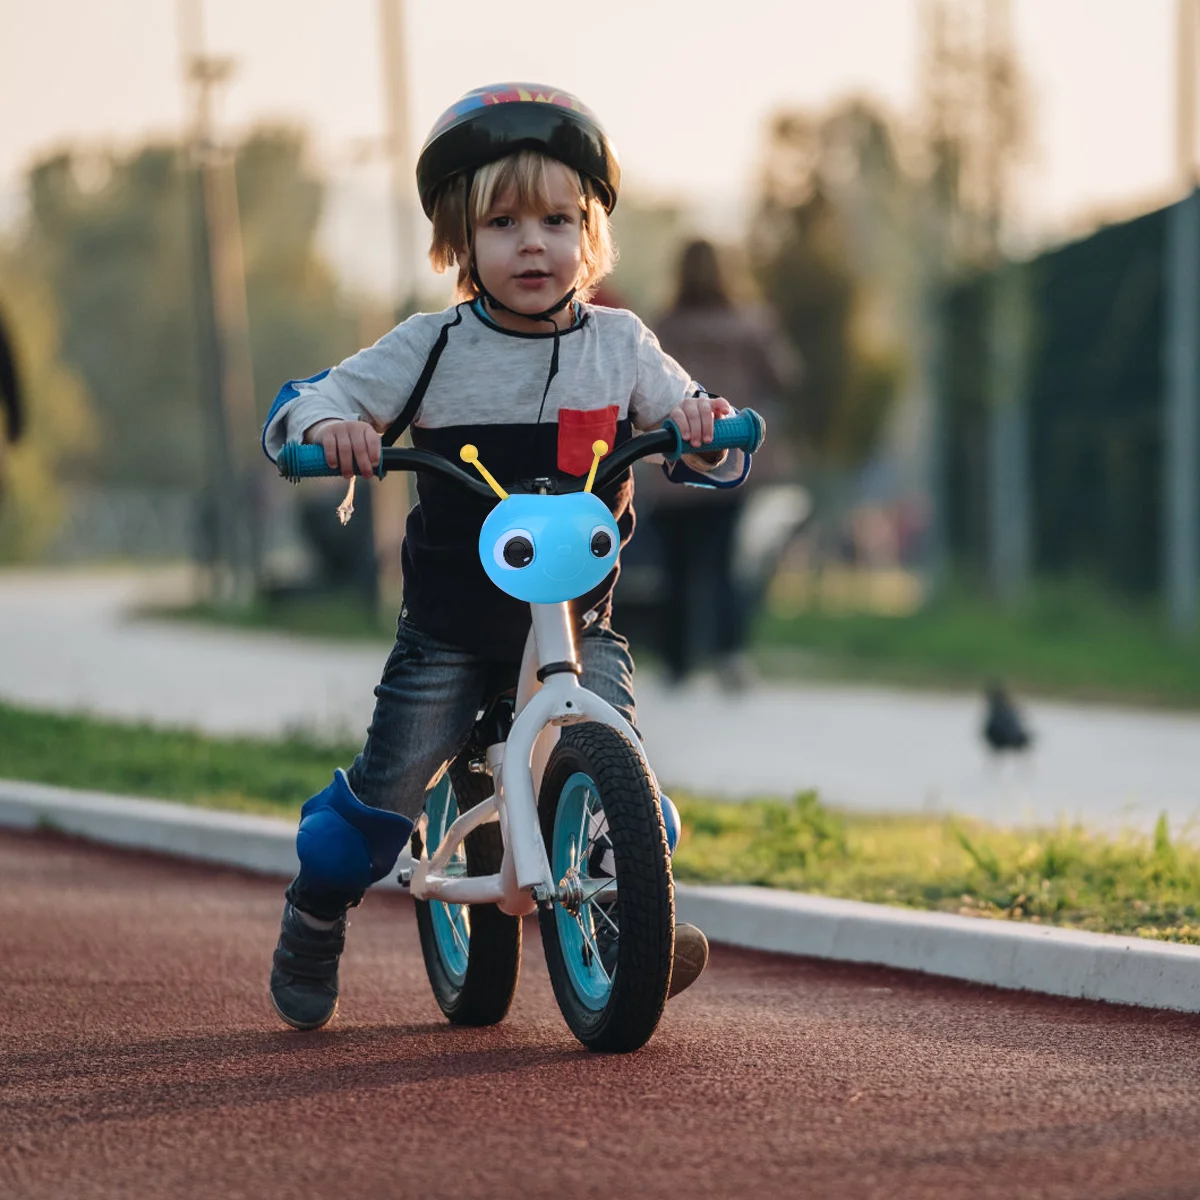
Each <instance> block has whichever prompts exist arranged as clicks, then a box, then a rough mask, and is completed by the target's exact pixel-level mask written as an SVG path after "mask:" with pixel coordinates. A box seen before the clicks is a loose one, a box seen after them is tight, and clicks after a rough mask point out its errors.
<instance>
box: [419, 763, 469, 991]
mask: <svg viewBox="0 0 1200 1200" xmlns="http://www.w3.org/2000/svg"><path fill="white" fill-rule="evenodd" d="M425 815H426V818H427V823H426V826H425V846H426V851H425V852H426V854H428V855H429V856H430V857H432V856H433V852H434V851H435V850H436V849H437V848H438V846H440V845H441V843H442V839H443V838H444V837H445V836H446V830H447V829H449V828H450V826H451V825H453V824H454V821H455V819H456V818H457V817H458V801H457V800H456V799H455V796H454V789H453V788H452V787H451V786H450V779H449V777H448V776H446V777H443V779H442V780H441V782H440V783H439V784H438V785H437V786H436V787H435V788H434V789H433V791H431V792H430V793H429V795H428V796H427V797H426V798H425ZM445 874H446V876H447V877H449V878H456V877H458V878H461V877H465V876H466V874H467V857H466V854H465V853H464V852H463V848H462V846H461V845H460V846H459V847H458V849H457V850H455V852H454V855H453V857H452V858H451V859H450V861H449V862H448V863H447V864H446V870H445ZM429 915H430V917H431V918H432V922H433V936H434V940H435V941H436V942H437V949H438V957H439V958H440V959H441V960H442V966H443V968H444V969H445V971H446V974H447V975H448V976H449V977H450V982H451V983H453V984H454V986H455V987H461V986H462V984H463V981H464V980H465V979H466V977H467V956H468V954H469V952H470V946H471V912H470V909H469V908H468V907H467V906H466V905H465V904H447V903H445V902H444V901H442V900H430V901H429Z"/></svg>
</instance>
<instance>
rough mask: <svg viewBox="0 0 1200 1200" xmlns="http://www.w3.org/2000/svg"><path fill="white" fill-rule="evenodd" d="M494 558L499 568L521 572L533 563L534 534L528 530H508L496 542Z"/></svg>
mask: <svg viewBox="0 0 1200 1200" xmlns="http://www.w3.org/2000/svg"><path fill="white" fill-rule="evenodd" d="M492 557H493V558H494V559H495V560H496V565H497V566H498V567H503V568H504V569H505V570H506V571H519V570H520V569H521V568H522V567H527V566H529V564H530V563H531V562H533V534H532V533H530V532H529V530H527V529H507V530H505V532H504V533H502V534H501V535H500V537H499V538H498V539H497V540H496V545H495V546H494V547H493V549H492Z"/></svg>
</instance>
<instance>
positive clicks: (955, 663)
mask: <svg viewBox="0 0 1200 1200" xmlns="http://www.w3.org/2000/svg"><path fill="white" fill-rule="evenodd" d="M757 641H758V648H759V652H760V658H761V659H762V661H763V663H764V668H765V669H771V670H772V673H776V672H780V671H783V672H787V671H789V670H790V671H792V672H796V671H805V672H808V673H809V674H810V675H821V676H825V677H838V678H850V679H856V680H874V681H884V682H894V683H900V684H907V685H913V686H963V687H970V688H972V689H974V688H977V687H979V686H980V684H981V683H982V682H983V681H984V680H985V679H987V678H988V677H991V676H997V677H999V678H1001V679H1003V680H1004V681H1005V682H1006V683H1008V684H1009V685H1011V686H1012V687H1013V688H1014V689H1016V690H1017V691H1018V692H1029V693H1040V694H1042V695H1047V696H1061V697H1070V698H1076V699H1085V700H1097V701H1101V700H1102V701H1112V702H1123V703H1130V704H1150V705H1162V706H1169V707H1196V706H1200V637H1197V638H1196V639H1194V640H1192V641H1191V642H1189V643H1182V644H1181V643H1179V642H1177V641H1175V640H1174V639H1172V638H1171V637H1170V636H1169V635H1168V633H1167V631H1166V629H1165V626H1164V623H1163V620H1162V617H1161V615H1160V614H1159V612H1158V611H1157V610H1156V609H1154V608H1153V607H1151V606H1149V605H1135V604H1132V603H1130V604H1124V603H1121V602H1119V601H1118V600H1116V599H1114V598H1112V597H1111V596H1107V595H1102V594H1100V593H1099V592H1098V591H1096V590H1092V589H1089V588H1088V587H1086V586H1084V585H1082V584H1071V585H1058V586H1050V585H1039V586H1038V587H1037V588H1035V589H1034V591H1033V593H1032V595H1031V596H1030V598H1029V599H1028V601H1027V602H1025V603H1023V604H1021V605H1018V606H1016V607H1014V608H1012V609H1006V608H1003V607H1000V606H998V605H995V604H990V603H988V602H986V601H984V600H981V599H977V598H972V597H970V596H968V595H967V594H965V593H964V592H962V591H957V592H952V593H951V594H949V595H948V596H947V597H946V598H945V599H944V600H940V601H938V602H936V603H934V604H931V605H929V606H927V607H925V608H923V609H921V610H919V611H917V612H915V613H913V614H912V615H909V616H879V615H873V614H869V613H840V614H839V613H828V612H820V611H811V610H809V611H805V612H801V613H797V614H793V615H786V616H785V615H781V614H780V613H779V612H778V611H776V612H774V613H771V612H768V613H767V614H765V615H764V617H763V618H762V620H761V621H760V623H759V628H758V634H757ZM788 651H793V652H794V653H793V654H791V655H788V653H787V652H788ZM781 652H782V655H781ZM789 659H790V664H789V663H788V660H789ZM781 661H783V662H784V664H785V665H783V666H779V665H778V664H779V663H780V662H781ZM772 663H774V664H776V665H775V666H773V667H772V665H771V664H772Z"/></svg>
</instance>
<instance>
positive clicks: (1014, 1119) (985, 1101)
mask: <svg viewBox="0 0 1200 1200" xmlns="http://www.w3.org/2000/svg"><path fill="white" fill-rule="evenodd" d="M0 878H3V879H4V881H5V886H4V888H3V889H0V930H2V931H3V932H2V933H0V946H2V947H3V959H4V969H3V971H2V972H0V1011H3V1013H4V1021H3V1022H2V1023H0V1195H3V1196H5V1197H6V1198H8V1200H31V1198H33V1197H37V1198H39V1200H51V1198H56V1197H62V1198H63V1200H89V1198H91V1197H112V1196H120V1197H122V1198H123V1200H141V1198H143V1197H147V1198H149V1197H153V1198H155V1200H158V1198H159V1197H162V1196H172V1197H178V1198H179V1200H186V1198H190V1197H210V1196H222V1197H231V1198H236V1197H253V1198H254V1200H272V1198H274V1197H286V1198H288V1200H292V1198H294V1197H299V1196H332V1195H338V1196H378V1195H396V1196H455V1197H464V1198H471V1197H489V1198H494V1200H504V1198H506V1197H521V1198H523V1200H529V1198H534V1200H536V1198H540V1197H550V1196H561V1195H571V1196H573V1197H579V1200H590V1198H593V1197H594V1198H603V1200H610V1198H611V1197H614V1196H618V1197H619V1196H635V1195H636V1196H639V1197H640V1196H646V1197H668V1196H669V1197H680V1196H686V1197H696V1198H698V1200H699V1198H704V1197H728V1196H813V1197H816V1196H820V1197H828V1198H830V1200H839V1198H841V1197H854V1198H855V1200H872V1198H874V1197H879V1198H884V1197H886V1198H887V1200H908V1198H916V1197H922V1198H923V1197H930V1196H938V1197H964V1198H970V1200H990V1198H993V1197H995V1198H997V1200H999V1198H1001V1197H1002V1198H1004V1200H1009V1198H1010V1197H1013V1196H1021V1197H1039V1198H1045V1200H1052V1198H1053V1200H1058V1198H1068V1197H1071V1198H1076V1197H1078V1198H1080V1200H1109V1198H1111V1200H1116V1198H1118V1197H1134V1196H1136V1197H1140V1198H1145V1200H1148V1198H1150V1197H1162V1198H1163V1200H1165V1198H1167V1197H1184V1196H1195V1195H1196V1194H1197V1187H1198V1181H1200V1168H1197V1165H1196V1154H1195V1139H1196V1127H1197V1123H1198V1121H1200V1074H1198V1073H1197V1071H1196V1069H1195V1059H1196V1047H1197V1043H1198V1041H1200V1018H1196V1017H1187V1016H1181V1015H1172V1014H1166V1013H1147V1012H1144V1011H1139V1010H1133V1009H1123V1008H1116V1007H1109V1006H1105V1005H1100V1004H1093V1003H1087V1002H1083V1001H1067V1000H1054V999H1049V998H1046V997H1038V996H1033V995H1022V994H1013V993H1005V992H997V991H992V990H989V989H987V988H982V987H974V986H970V985H965V984H954V983H947V982H945V981H936V980H933V979H931V978H928V977H924V976H920V975H907V974H904V973H901V972H894V971H887V970H882V969H874V968H867V967H851V966H839V965H832V964H822V963H817V962H814V961H812V960H802V959H801V960H797V959H784V958H777V957H773V956H770V955H765V954H756V953H753V952H749V951H736V950H731V949H726V948H722V947H717V948H716V949H715V950H714V954H713V960H712V965H711V966H710V968H709V971H708V972H707V973H706V974H705V976H704V977H702V979H701V980H700V982H698V983H697V984H696V985H695V986H694V987H693V989H692V990H691V991H689V992H687V993H685V994H684V995H683V996H680V997H679V998H677V999H676V1000H674V1001H672V1002H671V1003H670V1005H668V1008H667V1012H666V1015H665V1016H664V1019H663V1023H662V1024H661V1025H660V1027H659V1030H658V1032H657V1034H656V1035H655V1037H654V1038H653V1040H652V1041H651V1042H650V1044H649V1045H648V1046H647V1047H646V1048H645V1049H644V1050H642V1051H641V1052H639V1053H638V1054H635V1055H629V1056H623V1057H603V1056H596V1055H589V1054H588V1053H587V1052H586V1051H584V1050H583V1049H581V1048H580V1047H579V1046H578V1044H577V1043H576V1042H575V1041H574V1040H573V1039H572V1038H571V1036H570V1035H569V1033H568V1032H567V1030H566V1027H565V1025H564V1024H563V1022H562V1020H561V1018H560V1016H559V1014H558V1011H557V1009H556V1007H555V1005H554V1001H553V997H552V995H551V993H550V988H549V983H548V980H547V978H546V973H545V966H544V961H543V959H542V955H541V949H540V945H539V942H538V937H537V934H536V928H535V926H534V925H532V924H527V926H526V942H525V946H526V953H525V964H524V966H525V970H524V972H523V975H522V980H521V985H520V988H519V990H518V994H517V1000H516V1003H515V1005H514V1008H513V1011H512V1013H511V1014H510V1016H509V1018H508V1019H507V1020H506V1021H505V1023H504V1024H503V1025H501V1026H498V1027H496V1028H494V1029H483V1030H460V1029H454V1028H451V1027H450V1026H448V1025H447V1024H445V1022H444V1021H442V1019H441V1015H440V1013H438V1011H437V1009H436V1007H435V1005H434V1002H433V999H432V996H431V994H430V991H429V987H428V985H427V983H426V982H425V979H424V973H423V969H422V966H421V959H420V952H419V950H418V948H417V939H416V934H415V922H414V920H413V915H412V911H411V904H410V902H409V901H408V900H407V898H405V897H401V896H394V895H375V894H372V895H371V896H370V897H369V898H368V900H367V902H366V903H365V904H364V905H363V907H362V909H360V910H359V911H358V912H357V913H356V914H355V915H354V917H353V920H352V928H351V932H350V938H349V943H348V949H347V953H346V958H345V962H344V967H343V998H342V1008H341V1011H340V1012H339V1015H338V1017H337V1020H336V1023H335V1024H334V1025H333V1026H331V1027H330V1028H329V1029H327V1030H325V1031H322V1032H321V1033H317V1034H296V1033H294V1032H291V1031H287V1030H284V1029H283V1028H282V1027H281V1026H279V1025H278V1024H277V1022H276V1020H275V1019H274V1017H273V1016H272V1015H271V1014H270V1013H269V1011H268V1008H267V1001H266V996H265V981H266V970H267V964H268V961H269V956H270V951H271V947H272V945H273V944H274V939H275V934H276V930H277V921H278V914H279V909H280V904H281V897H280V885H279V883H278V882H277V881H266V880H262V879H256V878H254V877H251V876H246V875H240V874H238V873H236V872H233V871H219V870H214V869H209V868H204V867H200V866H194V865H187V864H181V863H172V862H168V861H166V860H161V859H153V858H149V857H144V856H137V855H132V854H121V853H117V852H112V851H103V850H98V849H96V848H91V847H87V846H84V845H81V844H78V843H72V842H67V841H61V840H58V839H55V838H52V837H47V836H45V835H15V834H10V833H4V834H0ZM514 1099H515V1100H517V1101H518V1102H517V1103H514Z"/></svg>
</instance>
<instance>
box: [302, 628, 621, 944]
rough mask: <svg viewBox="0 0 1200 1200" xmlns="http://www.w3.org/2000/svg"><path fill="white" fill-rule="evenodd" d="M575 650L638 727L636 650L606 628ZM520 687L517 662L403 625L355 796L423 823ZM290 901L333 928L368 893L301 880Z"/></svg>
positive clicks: (588, 674)
mask: <svg viewBox="0 0 1200 1200" xmlns="http://www.w3.org/2000/svg"><path fill="white" fill-rule="evenodd" d="M575 645H576V651H577V653H578V656H579V661H580V664H581V665H582V667H583V675H582V677H581V679H580V682H581V683H582V684H583V686H584V687H586V688H588V689H590V690H591V691H593V692H595V693H596V695H598V696H599V697H600V698H601V699H603V700H607V701H608V703H609V704H611V705H612V706H613V708H615V709H616V710H617V712H619V713H620V714H621V715H622V716H623V717H624V718H625V719H626V720H627V721H628V722H629V723H630V725H632V726H633V727H634V728H635V729H636V728H637V720H636V711H635V706H634V699H633V658H632V656H631V655H630V653H629V643H628V642H627V641H626V640H625V639H624V638H623V637H622V636H621V635H620V634H619V633H616V632H614V630H613V629H612V627H611V626H610V625H609V624H608V622H607V621H595V622H593V623H592V624H591V625H589V626H588V627H587V628H585V629H584V630H582V631H581V632H580V633H579V634H578V635H577V637H576V639H575ZM516 682H517V670H516V668H515V667H513V666H512V665H511V664H509V663H498V662H493V661H491V660H489V659H486V658H481V657H480V656H479V655H477V654H472V653H470V652H468V651H466V650H463V649H460V648H459V647H458V646H453V645H450V644H449V643H447V642H442V641H438V640H437V639H436V638H433V637H430V636H429V635H428V634H427V633H423V632H422V631H421V630H419V629H417V628H415V627H414V626H413V625H410V624H409V623H408V621H406V620H405V619H404V618H403V617H402V618H401V619H400V623H399V626H398V627H397V630H396V644H395V646H393V647H392V652H391V654H389V655H388V660H387V662H386V663H385V664H384V668H383V677H382V678H381V679H380V681H379V686H378V687H376V689H375V712H374V715H373V716H372V718H371V725H370V728H369V729H368V730H367V739H366V742H365V744H364V745H363V748H362V751H361V752H360V753H359V755H358V757H357V758H355V760H354V763H353V765H352V766H351V767H350V769H349V770H348V771H347V772H346V775H347V778H348V779H349V781H350V787H351V788H352V789H353V791H354V794H355V796H357V797H358V799H359V800H361V801H362V802H363V803H364V804H369V805H370V806H371V807H373V808H385V809H388V810H389V811H390V812H398V813H401V814H403V815H404V816H406V817H408V818H410V819H411V820H413V821H415V820H416V819H417V818H418V817H419V816H420V815H421V811H422V809H423V808H424V806H425V795H426V793H427V792H428V791H429V789H430V788H432V787H433V786H434V784H436V783H437V782H438V780H440V779H441V777H442V776H443V775H444V774H445V772H446V769H447V768H448V767H449V765H450V764H451V763H452V762H453V761H454V759H455V758H456V757H457V756H458V754H459V752H460V751H461V750H462V749H463V747H464V746H465V745H466V744H467V740H468V739H469V737H470V735H471V729H472V727H473V726H474V724H475V717H476V715H477V713H478V712H479V710H480V709H481V708H483V707H484V706H485V704H486V703H487V701H488V700H490V699H491V698H492V697H493V696H496V695H498V694H499V693H500V692H503V691H505V690H507V689H509V688H512V687H515V686H516ZM288 899H289V900H291V902H292V903H293V904H295V905H296V907H297V908H300V909H302V910H303V911H305V912H308V913H311V914H312V915H313V916H316V917H321V918H323V919H326V920H334V919H335V918H336V917H337V916H338V915H339V914H340V913H341V912H344V911H345V909H346V908H348V907H350V906H351V905H354V904H357V903H358V902H359V900H361V899H362V893H361V892H359V893H333V892H328V891H325V890H324V889H322V890H321V891H320V892H318V891H317V890H316V889H314V888H313V887H311V886H306V885H305V884H303V883H302V882H301V880H300V878H299V877H297V878H296V879H295V880H293V882H292V886H291V887H290V888H289V889H288Z"/></svg>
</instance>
